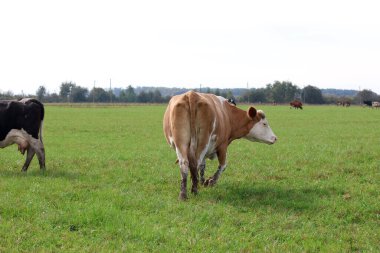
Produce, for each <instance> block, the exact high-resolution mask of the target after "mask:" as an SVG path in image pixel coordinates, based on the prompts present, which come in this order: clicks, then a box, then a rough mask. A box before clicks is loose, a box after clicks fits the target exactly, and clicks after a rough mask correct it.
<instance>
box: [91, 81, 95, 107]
mask: <svg viewBox="0 0 380 253" xmlns="http://www.w3.org/2000/svg"><path fill="white" fill-rule="evenodd" d="M92 103H93V104H95V80H94V88H93V89H92Z"/></svg>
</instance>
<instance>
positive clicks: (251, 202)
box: [0, 105, 380, 252]
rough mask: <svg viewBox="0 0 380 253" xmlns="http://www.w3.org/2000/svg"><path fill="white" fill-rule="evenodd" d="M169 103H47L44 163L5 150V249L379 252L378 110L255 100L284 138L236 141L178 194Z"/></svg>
mask: <svg viewBox="0 0 380 253" xmlns="http://www.w3.org/2000/svg"><path fill="white" fill-rule="evenodd" d="M165 107H166V105H155V106H124V107H122V106H120V107H96V108H89V107H64V106H49V105H47V106H46V108H45V109H46V118H45V121H44V143H45V147H46V167H47V171H46V172H45V173H43V172H41V171H40V170H39V168H38V162H37V160H36V159H34V160H33V162H32V164H31V166H30V168H29V170H28V172H27V173H22V172H21V171H20V170H21V167H22V164H23V162H24V157H22V156H21V155H20V154H19V153H18V152H17V147H16V146H11V147H8V148H6V149H3V150H0V252H8V251H24V252H30V251H54V252H56V251H69V252H70V251H71V252H78V251H81V252H83V251H86V252H99V251H100V252H102V251H105V252H110V251H124V252H185V251H190V252H262V251H267V252H319V251H322V252H371V251H372V252H379V251H380V243H379V242H380V128H379V126H380V111H379V110H371V109H368V108H361V107H355V106H352V107H350V108H342V107H335V106H307V105H306V106H305V108H304V110H302V111H301V110H294V109H289V107H288V106H256V107H257V108H259V109H263V110H264V111H265V113H266V115H267V117H268V120H269V123H270V125H271V127H272V129H273V131H274V132H275V134H276V135H277V136H278V138H279V141H278V142H277V143H276V144H275V145H272V146H268V145H265V144H259V143H251V142H248V141H246V140H237V141H235V142H233V143H232V144H231V145H230V147H229V150H228V157H227V160H228V166H227V169H226V171H225V172H224V173H223V174H222V176H221V178H220V180H219V182H218V184H217V185H216V186H215V187H213V188H204V187H200V188H199V194H198V195H197V196H193V195H192V194H190V188H189V187H188V193H189V199H188V200H187V201H185V202H181V201H179V200H178V193H179V189H180V173H179V168H178V166H177V165H176V164H175V161H176V156H175V152H174V151H173V150H172V149H170V148H169V146H168V145H167V143H166V141H165V138H164V135H163V133H162V116H163V113H164V110H165ZM242 108H243V109H246V108H247V106H244V105H242ZM216 167H217V162H216V161H208V163H207V169H206V176H207V177H208V176H210V175H211V174H213V173H214V172H215V170H216ZM189 185H190V182H189Z"/></svg>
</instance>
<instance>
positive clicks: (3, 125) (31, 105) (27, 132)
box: [0, 98, 45, 171]
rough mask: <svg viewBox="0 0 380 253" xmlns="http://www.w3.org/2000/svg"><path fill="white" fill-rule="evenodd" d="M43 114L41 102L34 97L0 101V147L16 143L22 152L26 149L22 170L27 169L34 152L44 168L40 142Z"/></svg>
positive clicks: (43, 153)
mask: <svg viewBox="0 0 380 253" xmlns="http://www.w3.org/2000/svg"><path fill="white" fill-rule="evenodd" d="M44 114H45V110H44V106H43V104H42V103H41V102H40V101H38V100H36V99H31V98H24V99H21V100H19V101H0V148H5V147H7V146H10V145H12V144H17V145H18V149H19V151H20V152H21V153H22V154H24V153H25V150H26V151H27V152H26V160H25V163H24V166H23V167H22V171H26V170H27V169H28V167H29V164H30V162H31V160H32V159H33V156H34V154H36V155H37V158H38V161H39V163H40V168H41V169H45V149H44V144H43V143H42V125H43V120H44Z"/></svg>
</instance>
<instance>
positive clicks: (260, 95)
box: [0, 81, 380, 104]
mask: <svg viewBox="0 0 380 253" xmlns="http://www.w3.org/2000/svg"><path fill="white" fill-rule="evenodd" d="M115 90H116V89H115ZM115 90H111V89H109V90H105V89H103V88H99V87H94V88H92V89H91V90H89V89H88V88H85V87H81V86H79V85H77V84H76V83H74V82H63V83H61V85H60V87H59V93H49V92H48V91H47V90H46V88H45V87H44V86H40V87H39V88H38V89H37V91H36V94H35V97H36V98H37V99H39V100H41V101H43V102H52V103H86V102H93V103H110V102H111V103H167V102H168V101H169V100H170V98H171V97H172V96H173V95H178V94H181V93H183V92H185V91H188V90H190V89H178V88H153V87H149V88H148V87H138V88H137V89H135V88H133V87H132V86H131V85H129V86H128V87H126V88H125V89H124V88H118V89H117V93H116V94H117V95H115V92H114V91H115ZM193 90H195V91H201V92H203V93H211V94H215V95H217V96H222V97H225V98H233V99H235V100H236V101H237V102H245V103H279V104H282V103H289V102H290V101H293V100H299V101H302V102H304V103H308V104H334V103H337V102H350V103H352V104H361V103H363V101H366V100H371V101H380V96H379V95H378V94H376V93H375V92H373V91H370V90H362V91H359V92H357V93H356V95H354V96H335V95H331V94H323V93H322V91H321V89H319V88H317V87H315V86H311V85H308V86H306V87H304V88H300V87H298V86H297V85H294V84H293V83H292V82H289V81H282V82H281V81H275V82H273V83H270V84H267V85H266V86H265V87H264V88H251V89H241V88H239V89H218V88H217V89H211V88H208V87H206V88H203V89H193ZM161 91H163V92H164V94H165V95H162V92H161ZM19 97H22V96H20V95H14V94H13V93H12V92H10V91H8V92H5V93H1V92H0V99H15V98H19Z"/></svg>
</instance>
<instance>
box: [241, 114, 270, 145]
mask: <svg viewBox="0 0 380 253" xmlns="http://www.w3.org/2000/svg"><path fill="white" fill-rule="evenodd" d="M247 114H248V117H250V118H251V119H252V120H253V122H254V125H253V127H252V128H251V129H250V130H249V133H248V134H247V135H246V136H245V138H246V139H248V140H250V141H257V142H263V143H266V144H274V143H275V142H276V140H277V137H276V135H275V134H274V133H273V131H272V129H271V128H270V126H269V124H268V120H267V119H266V117H265V114H264V112H263V111H261V110H256V109H255V108H254V107H250V108H249V109H248V112H247Z"/></svg>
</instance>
